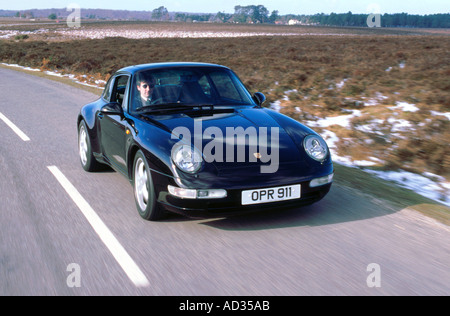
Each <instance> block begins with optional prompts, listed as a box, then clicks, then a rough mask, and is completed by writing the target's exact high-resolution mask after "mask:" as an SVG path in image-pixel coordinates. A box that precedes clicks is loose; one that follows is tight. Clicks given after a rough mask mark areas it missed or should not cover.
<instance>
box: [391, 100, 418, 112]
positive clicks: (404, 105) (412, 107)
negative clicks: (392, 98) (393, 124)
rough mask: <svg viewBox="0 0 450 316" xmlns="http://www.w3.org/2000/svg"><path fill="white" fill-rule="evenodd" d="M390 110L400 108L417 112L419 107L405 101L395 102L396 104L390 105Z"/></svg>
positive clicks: (404, 110)
mask: <svg viewBox="0 0 450 316" xmlns="http://www.w3.org/2000/svg"><path fill="white" fill-rule="evenodd" d="M388 109H390V110H401V111H403V112H417V111H419V110H420V109H419V108H418V107H417V106H416V105H415V104H410V103H407V102H397V103H396V106H391V107H389V108H388Z"/></svg>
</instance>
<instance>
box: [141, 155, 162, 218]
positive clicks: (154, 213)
mask: <svg viewBox="0 0 450 316" xmlns="http://www.w3.org/2000/svg"><path fill="white" fill-rule="evenodd" d="M133 166H134V167H133V189H134V199H135V201H136V207H137V209H138V211H139V215H141V217H142V218H143V219H145V220H148V221H156V220H159V219H161V218H163V217H164V211H163V210H161V208H160V207H159V206H158V205H157V203H156V194H155V189H154V186H153V181H152V177H151V174H150V168H149V167H148V163H147V160H146V159H145V156H144V154H143V153H142V151H138V152H137V154H136V156H135V158H134V165H133Z"/></svg>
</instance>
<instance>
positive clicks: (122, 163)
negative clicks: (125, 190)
mask: <svg viewBox="0 0 450 316" xmlns="http://www.w3.org/2000/svg"><path fill="white" fill-rule="evenodd" d="M113 80H114V82H113V87H112V93H111V99H110V101H111V102H110V103H108V104H106V105H105V106H104V107H103V108H102V110H101V111H100V112H99V114H98V118H99V120H98V121H99V124H100V130H101V133H100V134H101V144H102V152H103V155H104V156H105V158H106V159H107V160H108V161H109V162H110V163H111V164H112V165H113V167H115V168H116V169H118V170H119V171H122V172H123V173H126V172H127V166H126V157H125V142H126V129H127V127H126V126H127V122H126V120H125V116H124V112H125V110H124V109H126V103H127V100H128V83H129V80H130V77H129V76H128V75H117V76H116V77H115V78H114V79H113Z"/></svg>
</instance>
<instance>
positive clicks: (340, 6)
mask: <svg viewBox="0 0 450 316" xmlns="http://www.w3.org/2000/svg"><path fill="white" fill-rule="evenodd" d="M2 2H4V3H3V4H0V9H3V10H26V9H51V8H67V7H70V5H71V4H72V3H73V4H77V5H79V6H80V7H81V8H86V9H88V8H89V9H114V10H131V11H134V10H136V11H152V10H153V9H155V8H158V7H160V6H164V7H166V8H167V9H168V10H169V11H171V12H173V11H176V12H191V13H217V12H219V11H220V12H226V13H234V7H235V6H236V5H241V6H245V5H259V4H261V5H264V6H265V7H266V8H267V9H268V10H269V11H270V12H272V11H274V10H278V11H279V14H281V15H284V14H289V13H293V14H315V13H325V14H329V13H331V12H335V13H346V12H348V11H352V13H383V14H384V13H401V12H406V13H409V14H421V15H424V14H433V13H450V2H449V1H448V0H396V1H393V0H127V1H123V0H38V1H35V0H33V1H32V0H15V1H6V0H2ZM377 11H378V12H377Z"/></svg>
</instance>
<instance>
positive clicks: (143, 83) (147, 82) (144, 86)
mask: <svg viewBox="0 0 450 316" xmlns="http://www.w3.org/2000/svg"><path fill="white" fill-rule="evenodd" d="M136 89H137V93H136V97H135V98H134V99H135V108H136V109H139V108H141V107H144V106H149V105H151V104H152V100H153V99H154V97H153V91H154V90H155V81H154V79H153V78H152V77H151V76H148V75H147V76H146V75H145V74H140V75H139V76H138V80H137V82H136Z"/></svg>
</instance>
